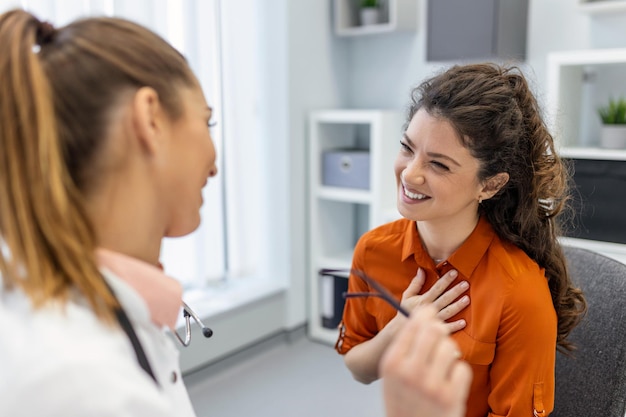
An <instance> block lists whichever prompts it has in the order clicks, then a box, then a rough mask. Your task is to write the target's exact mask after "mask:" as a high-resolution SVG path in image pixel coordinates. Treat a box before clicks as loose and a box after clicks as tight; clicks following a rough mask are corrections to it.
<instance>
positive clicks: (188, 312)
mask: <svg viewBox="0 0 626 417" xmlns="http://www.w3.org/2000/svg"><path fill="white" fill-rule="evenodd" d="M183 317H184V318H185V340H183V339H182V338H181V337H180V335H179V334H178V332H177V331H176V330H174V334H175V335H176V338H177V339H178V341H179V342H180V344H181V345H183V346H185V347H187V346H189V343H191V322H190V318H193V319H194V321H195V322H196V323H197V324H198V326H200V328H201V329H202V334H203V335H204V337H206V338H209V337H211V336H213V330H211V329H210V328H208V327H206V326H205V325H204V324H203V323H202V320H200V317H198V315H197V314H196V313H195V312H194V311H193V310H192V309H191V307H189V306H188V305H187V304H186V303H185V302H184V301H183Z"/></svg>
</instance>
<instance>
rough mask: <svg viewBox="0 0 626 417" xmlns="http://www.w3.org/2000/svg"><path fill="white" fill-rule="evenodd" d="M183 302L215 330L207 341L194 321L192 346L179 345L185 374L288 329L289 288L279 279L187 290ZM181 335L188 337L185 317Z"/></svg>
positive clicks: (252, 279)
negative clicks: (286, 322) (286, 324)
mask: <svg viewBox="0 0 626 417" xmlns="http://www.w3.org/2000/svg"><path fill="white" fill-rule="evenodd" d="M183 299H184V300H185V303H187V305H189V307H191V308H192V309H193V310H194V312H195V313H196V314H197V315H198V316H199V317H200V319H201V320H202V322H203V324H204V325H205V326H207V327H209V328H211V329H212V330H213V336H212V337H211V338H209V339H206V338H204V337H203V336H202V333H201V330H200V326H198V325H197V324H196V323H195V322H194V321H193V320H191V343H190V345H189V346H187V347H182V346H181V345H180V344H179V343H176V346H177V347H178V349H179V351H180V365H181V370H182V372H183V374H184V375H185V374H188V373H189V372H193V371H194V370H197V369H200V368H203V367H205V366H207V365H210V364H212V363H215V362H216V361H219V360H221V359H223V358H226V357H228V356H230V355H232V354H233V353H235V352H237V351H239V350H241V349H244V348H246V347H248V346H251V345H253V344H255V343H258V342H259V341H262V340H264V339H266V338H267V337H268V336H271V335H273V334H277V333H280V332H282V331H284V330H285V312H286V309H287V285H285V284H283V283H281V282H279V280H277V279H274V280H270V279H267V280H265V279H260V278H258V277H250V278H241V279H232V280H231V281H229V282H228V283H227V284H224V285H222V286H220V287H213V288H206V289H200V290H188V291H185V293H184V294H183ZM177 332H178V333H179V334H180V335H184V334H185V320H184V318H183V316H182V314H181V315H180V318H179V320H178V323H177Z"/></svg>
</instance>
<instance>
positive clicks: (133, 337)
mask: <svg viewBox="0 0 626 417" xmlns="http://www.w3.org/2000/svg"><path fill="white" fill-rule="evenodd" d="M103 280H104V278H103ZM104 283H105V285H106V286H107V287H108V289H109V291H110V292H111V295H112V296H113V297H115V298H117V297H116V295H115V291H113V288H111V286H110V285H109V284H108V283H107V281H106V280H104ZM182 307H183V317H184V318H185V340H183V339H182V338H181V337H180V336H179V335H178V332H176V330H173V332H174V334H175V335H176V338H177V339H178V341H179V342H180V343H181V344H182V345H183V346H184V347H187V346H189V343H190V342H191V322H190V318H193V319H194V320H195V322H196V323H198V326H200V328H201V329H202V334H203V335H204V337H207V338H208V337H211V336H213V330H211V329H210V328H208V327H206V326H205V325H204V323H202V320H200V317H198V315H197V314H196V313H195V312H194V311H193V310H192V309H191V308H190V307H189V306H188V305H187V303H185V302H184V301H182ZM114 314H115V318H116V319H117V321H118V323H119V324H120V327H121V328H122V330H124V333H126V336H128V339H129V341H130V343H131V345H132V347H133V350H134V351H135V356H136V357H137V362H138V364H139V366H140V367H141V368H142V369H143V370H144V371H145V372H146V373H147V374H148V375H149V376H150V378H152V380H153V381H154V383H155V384H156V385H157V386H160V384H159V381H158V380H157V378H156V376H155V375H154V371H153V370H152V367H151V366H150V362H149V361H148V357H147V356H146V353H145V351H144V349H143V346H141V342H140V341H139V337H137V333H135V329H134V328H133V325H132V324H131V322H130V319H129V318H128V315H127V314H126V311H124V309H123V308H122V306H121V305H119V306H118V307H116V308H115V310H114Z"/></svg>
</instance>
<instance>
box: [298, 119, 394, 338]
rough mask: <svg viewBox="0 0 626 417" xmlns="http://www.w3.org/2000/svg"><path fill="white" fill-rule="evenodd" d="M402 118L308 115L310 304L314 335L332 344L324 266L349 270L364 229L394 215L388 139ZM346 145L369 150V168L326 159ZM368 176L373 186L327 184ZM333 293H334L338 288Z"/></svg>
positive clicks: (333, 333)
mask: <svg viewBox="0 0 626 417" xmlns="http://www.w3.org/2000/svg"><path fill="white" fill-rule="evenodd" d="M404 122H405V116H404V113H403V112H399V111H389V110H352V109H336V110H318V111H314V112H312V113H311V114H310V115H309V138H308V139H309V188H308V191H309V194H308V196H309V236H308V240H309V259H308V260H309V265H310V269H309V276H308V289H309V303H308V304H309V336H310V337H311V338H312V339H315V340H319V341H321V342H324V343H328V344H331V345H334V343H335V342H336V340H337V337H338V331H337V330H334V329H327V328H325V327H323V326H322V321H321V314H322V309H321V304H322V302H321V301H320V298H322V297H324V299H325V300H328V293H327V292H326V291H328V287H324V290H321V289H320V280H319V271H320V269H324V268H331V269H347V268H350V266H351V264H352V254H353V251H354V247H355V245H356V244H357V242H358V240H359V238H360V237H361V236H362V235H363V233H365V232H367V231H368V230H370V229H372V228H374V227H376V226H378V225H380V224H382V223H384V222H387V221H390V220H393V218H394V217H395V216H396V214H394V212H393V210H392V209H391V207H394V206H395V204H396V185H395V177H394V175H393V161H394V160H395V157H396V155H397V154H398V151H399V146H398V145H397V143H396V142H395V141H390V140H389V137H393V136H394V135H396V134H397V133H398V132H399V131H400V130H401V129H402V126H403V124H404ZM347 149H361V150H365V151H367V152H368V155H369V159H368V161H369V166H368V167H367V169H363V165H360V166H359V168H356V166H357V165H356V164H354V165H347V167H346V170H338V169H337V166H336V165H334V162H329V160H328V159H326V158H327V157H328V155H329V154H331V155H332V153H333V152H337V151H341V152H343V151H346V150H347ZM339 161H340V160H339ZM324 170H326V171H324ZM329 174H332V176H334V177H332V176H331V175H329ZM344 175H345V176H344ZM365 175H369V178H368V179H369V189H359V188H347V187H337V186H328V185H324V184H323V182H324V181H326V182H327V183H333V184H352V182H350V181H353V180H354V179H355V178H356V179H357V180H362V179H363V176H365ZM331 177H332V178H333V181H330V182H329V181H328V180H329V178H331ZM357 182H358V181H357ZM334 291H335V292H334V293H333V296H334V297H336V296H337V295H338V292H337V290H336V287H335V289H334ZM333 299H334V300H335V301H334V302H335V303H336V302H342V301H336V298H333ZM325 305H326V306H328V304H325ZM335 305H336V304H335ZM341 307H343V304H341ZM335 318H337V316H335ZM333 322H334V321H333Z"/></svg>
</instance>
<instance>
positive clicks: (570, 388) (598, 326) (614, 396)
mask: <svg viewBox="0 0 626 417" xmlns="http://www.w3.org/2000/svg"><path fill="white" fill-rule="evenodd" d="M564 251H565V256H566V258H567V262H568V265H569V271H570V274H571V276H572V280H573V281H574V284H575V285H577V286H579V287H580V288H581V289H582V290H583V292H584V294H585V297H586V299H587V304H588V312H587V315H586V317H585V318H584V319H583V321H582V322H581V323H580V324H579V325H578V326H577V327H576V328H575V329H574V330H573V331H572V333H571V334H570V337H569V339H570V340H571V341H572V342H573V343H574V344H575V345H576V347H577V349H576V350H575V351H574V352H573V356H572V357H567V356H565V355H563V354H561V353H557V360H556V394H555V406H554V412H553V413H552V414H551V417H572V416H585V417H624V415H625V412H626V265H624V264H622V263H620V262H618V261H616V260H613V259H610V258H608V257H605V256H603V255H600V254H598V253H596V252H592V251H589V250H586V249H581V248H573V247H565V248H564Z"/></svg>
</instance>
